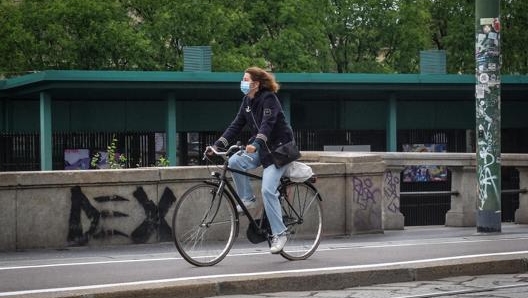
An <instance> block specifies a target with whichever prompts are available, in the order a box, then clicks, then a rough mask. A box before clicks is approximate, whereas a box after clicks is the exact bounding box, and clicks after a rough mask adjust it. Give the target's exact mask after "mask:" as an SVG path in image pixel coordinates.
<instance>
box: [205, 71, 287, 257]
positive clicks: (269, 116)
mask: <svg viewBox="0 0 528 298" xmlns="http://www.w3.org/2000/svg"><path fill="white" fill-rule="evenodd" d="M240 90H241V91H242V93H244V97H243V99H242V104H241V105H240V109H239V110H238V113H237V115H236V117H235V119H234V120H233V122H231V124H230V125H229V127H228V128H227V129H226V130H225V132H224V133H223V134H222V136H221V137H220V138H219V139H218V140H217V141H216V142H215V143H214V147H217V148H218V147H220V148H227V147H228V146H229V144H230V143H233V142H234V141H235V138H236V137H237V136H238V135H239V133H240V132H241V131H242V129H243V128H244V127H246V126H249V128H250V131H251V138H250V139H249V141H248V143H247V144H248V145H247V146H246V149H245V152H244V153H243V154H234V155H233V156H231V157H230V159H229V167H230V168H233V169H237V170H241V171H247V170H250V169H255V168H257V167H259V166H260V165H262V166H263V167H264V171H263V174H262V189H261V192H262V199H263V202H264V208H265V211H266V215H267V217H268V220H269V223H270V226H271V230H272V233H273V238H272V242H271V253H274V254H276V253H279V252H280V251H281V250H282V249H283V247H284V245H285V244H286V241H287V237H286V230H287V229H286V226H285V225H284V223H283V221H282V212H281V206H280V202H279V199H278V196H279V193H278V191H277V187H278V186H279V183H280V178H281V177H282V175H283V174H284V172H285V170H286V166H282V167H279V168H278V167H276V166H275V165H274V164H273V158H272V155H271V152H272V151H273V150H274V149H275V148H276V147H277V146H278V145H280V144H285V143H288V142H290V141H292V140H293V131H292V128H291V126H290V125H289V124H288V122H287V121H286V117H285V115H284V111H283V109H282V106H281V104H280V102H279V100H278V98H277V96H276V93H277V91H278V90H279V84H278V83H277V82H276V81H275V78H274V77H273V76H272V75H271V74H270V73H268V72H266V71H264V70H263V69H261V68H258V67H250V68H248V69H246V71H245V72H244V76H243V78H242V81H241V82H240ZM233 181H234V182H235V186H236V190H237V193H238V195H239V196H240V198H241V199H242V200H243V202H244V205H245V206H246V208H247V209H251V208H255V207H256V202H255V196H254V195H253V190H252V188H251V184H250V180H249V177H247V176H244V175H241V174H237V173H233ZM237 207H238V208H237V209H238V210H239V211H240V207H239V206H237Z"/></svg>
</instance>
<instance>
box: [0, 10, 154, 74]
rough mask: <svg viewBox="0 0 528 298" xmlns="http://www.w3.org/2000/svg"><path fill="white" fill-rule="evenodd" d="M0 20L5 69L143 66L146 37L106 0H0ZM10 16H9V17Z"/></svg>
mask: <svg viewBox="0 0 528 298" xmlns="http://www.w3.org/2000/svg"><path fill="white" fill-rule="evenodd" d="M1 7H2V10H1V11H0V13H1V14H2V15H1V19H3V20H4V21H5V22H6V23H7V24H5V25H6V27H7V28H9V30H8V31H6V33H7V34H5V35H4V34H2V35H1V36H0V38H1V39H2V42H1V43H2V44H4V46H3V47H2V48H0V51H2V55H1V56H3V58H2V59H3V60H4V61H14V62H15V63H17V65H16V66H15V65H13V64H11V65H10V64H9V63H5V64H4V63H3V64H2V65H3V66H4V70H5V67H6V66H7V67H8V68H7V70H9V71H12V70H16V71H23V70H31V71H32V70H43V69H143V68H144V67H145V66H146V65H148V64H149V63H148V61H145V57H148V56H147V55H146V53H147V52H148V49H149V40H148V39H146V38H144V37H143V36H142V35H141V34H139V33H138V32H136V31H134V28H133V27H131V26H130V18H129V16H128V11H127V10H126V9H124V8H123V7H122V6H121V5H120V3H119V2H117V1H106V0H92V1H84V0H23V1H19V2H13V1H8V0H4V1H2V4H1ZM10 15H12V16H11V17H10Z"/></svg>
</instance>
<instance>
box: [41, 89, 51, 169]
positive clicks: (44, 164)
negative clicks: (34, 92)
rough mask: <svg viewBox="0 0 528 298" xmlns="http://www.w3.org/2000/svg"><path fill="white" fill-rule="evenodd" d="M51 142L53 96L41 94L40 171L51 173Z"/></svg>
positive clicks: (45, 93)
mask: <svg viewBox="0 0 528 298" xmlns="http://www.w3.org/2000/svg"><path fill="white" fill-rule="evenodd" d="M51 149H52V140H51V96H50V95H49V94H48V93H47V92H41V93H40V170H42V171H51V170H52V169H53V163H52V151H51Z"/></svg>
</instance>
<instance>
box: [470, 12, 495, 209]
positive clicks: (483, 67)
mask: <svg viewBox="0 0 528 298" xmlns="http://www.w3.org/2000/svg"><path fill="white" fill-rule="evenodd" d="M475 42H476V44H475V50H476V54H475V55H476V57H475V59H476V86H475V97H476V123H477V127H476V129H477V160H478V169H477V176H478V177H477V178H478V208H479V209H480V210H482V209H484V205H485V204H486V203H487V201H488V198H489V197H490V196H494V197H495V198H498V197H499V195H500V179H499V176H498V175H497V174H496V173H500V21H499V18H498V17H497V18H481V19H480V29H479V30H477V32H476V41H475Z"/></svg>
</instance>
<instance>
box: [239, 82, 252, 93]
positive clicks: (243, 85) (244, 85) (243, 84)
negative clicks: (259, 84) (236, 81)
mask: <svg viewBox="0 0 528 298" xmlns="http://www.w3.org/2000/svg"><path fill="white" fill-rule="evenodd" d="M249 89H250V88H249V82H248V81H241V82H240V91H242V93H244V95H247V94H248V93H249Z"/></svg>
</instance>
